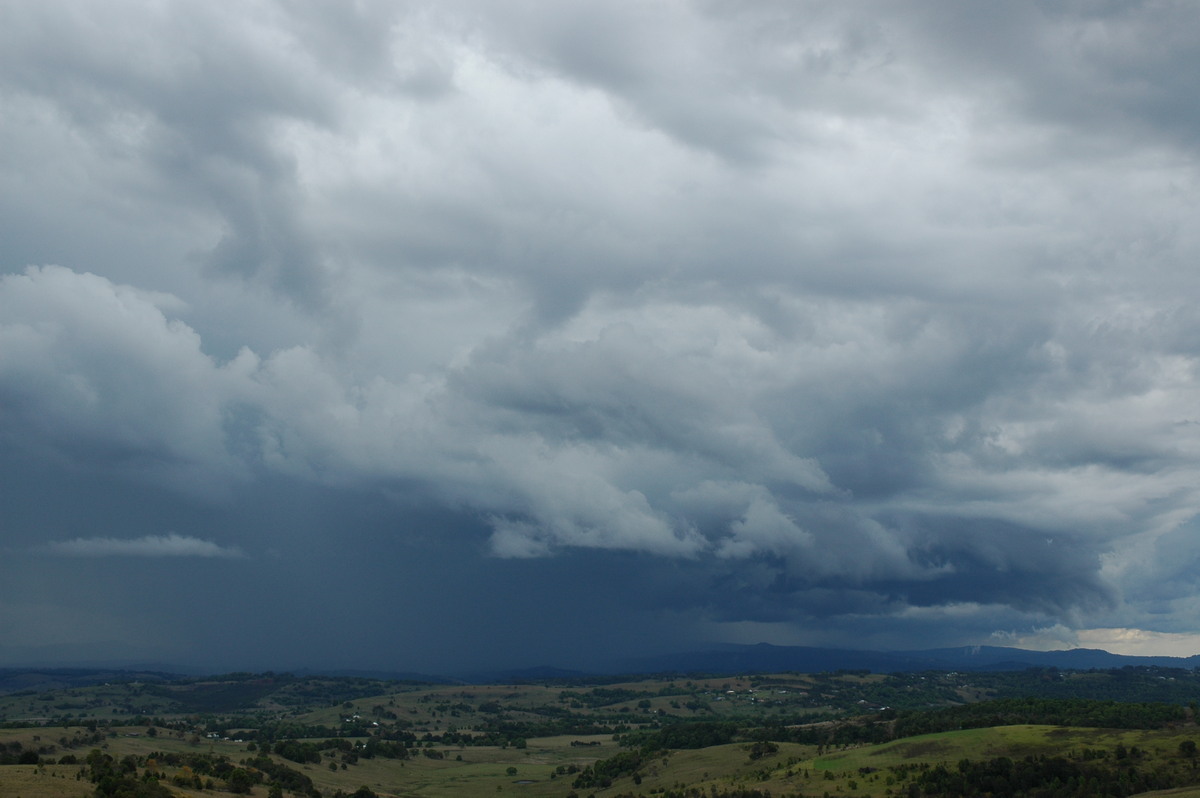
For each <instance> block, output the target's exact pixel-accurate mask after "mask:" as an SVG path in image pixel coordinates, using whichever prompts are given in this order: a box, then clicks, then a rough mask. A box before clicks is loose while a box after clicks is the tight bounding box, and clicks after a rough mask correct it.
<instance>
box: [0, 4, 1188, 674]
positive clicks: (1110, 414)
mask: <svg viewBox="0 0 1200 798" xmlns="http://www.w3.org/2000/svg"><path fill="white" fill-rule="evenodd" d="M1198 15H1200V11H1197V10H1195V9H1193V8H1192V7H1191V6H1190V5H1189V4H1185V3H1132V4H1122V5H1118V6H1113V5H1111V4H1100V3H1096V4H1087V3H1085V4H1073V5H1070V6H1068V7H1063V8H1048V7H1046V6H1045V5H1044V4H1036V3H1007V4H992V5H988V6H974V5H962V4H955V3H943V2H906V3H894V2H888V3H855V4H844V3H823V2H805V3H773V2H762V3H723V2H664V3H650V4H647V3H632V2H630V3H620V2H619V3H609V4H602V5H597V4H594V3H574V2H565V3H555V4H553V5H546V4H537V3H526V2H519V1H514V2H503V3H471V2H451V3H437V4H426V3H406V4H395V3H370V2H368V3H359V4H354V5H346V6H329V5H326V4H320V3H308V2H268V0H260V1H258V2H252V3H246V4H242V5H239V7H238V8H237V9H236V10H233V9H227V8H224V7H221V6H212V7H209V6H203V5H201V4H196V3H186V2H181V3H177V4H167V5H159V6H148V5H146V4H143V3H137V2H119V3H109V4H105V5H104V7H103V8H101V7H99V6H95V5H89V4H82V3H72V2H51V3H40V4H36V5H33V4H23V3H17V2H9V3H2V4H0V19H3V21H4V24H3V25H0V109H3V113H0V153H3V155H0V175H2V176H3V179H2V180H0V475H3V477H4V478H3V479H2V480H0V498H2V504H0V507H2V508H3V509H2V510H0V523H2V524H3V529H4V540H3V542H0V546H2V547H3V551H4V554H5V556H4V558H3V561H2V562H0V577H2V578H0V628H2V629H5V630H6V634H5V635H4V638H5V640H6V642H5V644H4V645H3V646H2V647H0V655H4V656H6V657H8V658H10V659H12V660H14V661H17V660H20V661H34V660H37V659H39V658H42V659H56V660H57V659H66V660H71V661H84V660H97V659H106V658H113V657H116V656H127V657H135V658H136V657H143V658H150V657H156V658H164V659H172V660H176V661H184V660H189V661H192V662H197V663H208V664H213V665H214V666H217V665H220V666H224V665H229V666H237V667H242V666H251V665H257V664H262V665H264V666H271V667H275V666H287V665H289V664H314V665H334V664H337V665H342V666H356V665H357V666H362V667H381V666H389V667H390V666H397V667H464V668H465V667H471V666H474V665H476V664H480V663H485V662H488V663H492V662H494V663H497V664H505V663H525V664H531V663H535V662H554V663H556V664H575V665H578V664H586V663H587V662H590V661H595V660H596V658H598V657H600V656H602V655H614V656H615V655H618V654H620V655H637V654H640V653H643V652H650V651H652V650H655V649H656V648H659V649H661V648H665V647H672V646H675V647H679V646H686V645H694V644H698V643H701V642H706V641H718V640H736V641H739V642H757V641H759V640H768V641H770V642H786V643H806V644H813V645H822V644H831V645H854V646H878V647H895V648H905V647H912V648H917V647H927V646H932V645H941V644H959V643H962V644H967V643H972V644H973V643H984V642H996V641H1002V642H1003V641H1025V642H1027V643H1029V644H1031V645H1032V644H1038V645H1071V644H1077V643H1081V642H1082V643H1089V642H1094V641H1096V640H1108V641H1116V642H1117V643H1121V644H1125V645H1127V646H1129V647H1130V650H1135V649H1136V650H1147V651H1150V650H1155V646H1160V645H1167V644H1170V645H1171V646H1173V648H1172V651H1174V650H1175V648H1174V647H1177V644H1178V641H1180V640H1187V639H1191V638H1189V637H1187V636H1189V635H1194V634H1200V629H1198V628H1197V627H1196V621H1195V618H1196V617H1197V615H1196V612H1195V610H1196V606H1195V599H1194V596H1195V593H1196V584H1195V578H1194V577H1193V574H1194V573H1196V568H1195V565H1196V564H1197V562H1198V561H1200V545H1198V544H1196V543H1195V542H1194V541H1196V540H1197V538H1196V536H1195V534H1194V533H1195V524H1196V520H1195V519H1196V515H1197V512H1198V510H1200V495H1198V492H1200V457H1198V455H1200V425H1198V423H1200V415H1198V411H1197V408H1198V407H1200V402H1198V400H1200V376H1198V374H1197V362H1198V361H1197V356H1198V355H1200V312H1198V311H1197V310H1196V302H1195V297H1196V296H1200V285H1198V281H1200V272H1197V270H1196V268H1195V264H1196V263H1197V256H1198V255H1200V240H1198V238H1197V233H1196V232H1194V231H1195V229H1196V225H1195V224H1190V223H1189V222H1191V221H1192V217H1193V216H1194V215H1195V212H1196V207H1197V203H1198V200H1200V191H1198V186H1197V176H1198V172H1197V160H1196V155H1197V145H1198V144H1200V136H1198V134H1200V118H1198V117H1197V115H1196V111H1195V109H1196V108H1200V102H1198V100H1200V98H1197V97H1196V96H1195V95H1196V93H1197V91H1200V89H1197V87H1196V85H1195V81H1193V80H1190V79H1189V76H1190V75H1191V74H1193V73H1194V69H1191V68H1190V67H1193V66H1195V65H1196V64H1197V61H1198V60H1200V48H1198V47H1197V45H1196V43H1195V41H1194V39H1195V37H1194V36H1191V35H1189V34H1188V32H1189V31H1192V30H1195V26H1196V24H1197V23H1200V19H1198ZM47 553H53V554H57V555H63V556H49V557H48V556H45V555H46V554H47ZM65 555H75V556H65ZM102 555H104V556H102ZM118 555H126V556H118ZM134 555H141V556H134ZM149 563H153V567H148V564H149ZM62 580H69V581H70V584H71V587H70V588H69V589H62V590H59V589H55V588H54V587H52V586H53V585H57V584H61V583H62ZM164 593H166V594H168V595H169V597H167V598H161V600H157V601H154V602H144V601H138V600H136V598H137V596H139V595H140V596H143V597H145V596H159V597H162V596H163V595H164ZM200 597H203V601H200ZM83 617H87V618H89V619H90V620H89V621H88V626H89V628H92V629H102V630H105V631H104V633H103V634H102V635H100V634H98V633H97V634H88V635H83V636H79V635H75V636H72V635H70V634H66V633H63V634H56V633H54V629H55V628H59V629H67V628H76V627H78V626H79V624H80V623H82V621H69V619H72V618H76V619H78V618H83ZM300 617H303V618H305V619H306V621H305V622H306V623H308V624H309V625H316V626H319V627H320V628H321V629H322V630H323V632H322V634H323V636H318V637H317V638H315V639H320V640H322V641H323V642H322V644H321V645H319V646H318V647H317V648H316V650H314V649H313V648H312V647H310V646H308V645H306V643H307V641H309V640H310V639H313V638H310V637H309V636H305V637H304V638H303V640H302V641H300V642H297V636H296V634H295V628H296V627H295V625H294V624H295V623H296V622H297V619H298V618H300ZM48 627H50V628H49V629H48ZM580 629H587V630H588V634H587V635H586V640H579V639H578V637H579V630H580ZM134 630H143V631H144V634H138V633H136V632H135V631H134ZM264 630H267V631H264ZM384 630H386V634H383V632H384ZM73 639H74V640H77V641H78V642H77V644H76V643H73V642H72V640H73ZM366 639H370V640H371V641H372V645H371V646H370V647H369V650H364V646H363V641H364V640H366ZM218 640H220V641H226V642H223V643H222V644H221V645H222V646H225V645H227V644H229V645H232V648H222V651H223V652H225V653H216V652H215V651H214V646H215V645H216V641H218ZM142 641H144V642H142ZM1139 646H1140V648H1139ZM272 658H274V659H272ZM280 660H282V661H280Z"/></svg>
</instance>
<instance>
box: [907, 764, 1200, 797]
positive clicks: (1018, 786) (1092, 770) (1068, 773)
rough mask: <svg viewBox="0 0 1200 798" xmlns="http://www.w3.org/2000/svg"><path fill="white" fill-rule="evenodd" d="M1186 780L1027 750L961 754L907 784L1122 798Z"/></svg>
mask: <svg viewBox="0 0 1200 798" xmlns="http://www.w3.org/2000/svg"><path fill="white" fill-rule="evenodd" d="M1184 783H1186V782H1185V780H1181V779H1179V778H1178V777H1175V776H1173V775H1172V773H1171V772H1170V771H1167V770H1161V769H1159V770H1153V771H1151V770H1143V769H1139V768H1137V767H1136V766H1129V767H1120V766H1112V767H1105V766H1102V765H1095V764H1082V763H1079V762H1073V761H1071V760H1069V759H1064V758H1063V757H1045V756H1038V757H1034V756H1029V757H1025V758H1024V759H1021V760H1017V761H1013V760H1011V759H1009V758H1008V757H997V758H996V759H989V760H987V761H986V762H975V761H972V760H969V759H964V760H962V761H961V762H959V763H958V766H957V767H956V768H954V769H950V768H947V767H946V766H944V765H937V766H936V767H931V768H929V769H928V770H923V771H921V772H920V773H919V774H918V775H917V777H916V779H915V780H914V781H913V782H912V783H911V784H910V785H909V789H908V794H909V796H910V797H911V798H926V797H927V798H941V797H942V796H946V797H947V798H949V796H961V795H991V796H993V797H994V798H1021V797H1022V796H1038V798H1075V796H1079V795H1086V796H1089V798H1125V796H1129V795H1134V794H1135V793H1142V792H1148V791H1150V790H1165V789H1169V788H1171V787H1178V786H1182V785H1183V784H1184Z"/></svg>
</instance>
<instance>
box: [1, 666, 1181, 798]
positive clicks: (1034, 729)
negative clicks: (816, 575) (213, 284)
mask: <svg viewBox="0 0 1200 798" xmlns="http://www.w3.org/2000/svg"><path fill="white" fill-rule="evenodd" d="M978 678H979V677H978V676H976V675H961V674H943V675H935V674H931V675H928V676H920V675H915V676H910V677H905V678H904V679H896V678H894V677H890V676H884V675H874V674H854V673H838V674H819V675H812V676H810V675H802V674H775V675H768V676H756V677H752V678H751V677H742V678H738V677H720V678H691V679H682V678H680V679H645V680H635V681H629V682H623V683H618V684H573V683H568V684H521V685H449V684H436V685H428V684H426V685H418V684H411V683H400V682H391V683H388V682H380V681H373V680H366V679H343V680H338V679H333V678H325V677H322V678H314V679H296V678H295V677H279V678H276V677H273V676H271V675H259V676H247V677H239V678H236V679H225V680H221V679H213V680H210V681H202V682H189V683H180V684H165V683H159V684H155V683H147V684H139V683H132V684H98V685H94V686H91V687H72V688H70V689H64V690H56V691H53V692H48V693H44V694H42V693H36V694H34V693H30V694H11V695H8V696H0V719H3V720H5V721H6V723H7V724H9V725H10V726H12V727H10V728H0V746H9V750H17V751H27V752H28V751H37V752H39V755H40V756H42V758H43V760H45V761H58V760H59V759H61V758H62V757H63V756H67V755H69V756H73V757H75V758H77V759H78V760H79V761H80V762H82V761H84V760H85V759H86V757H87V755H88V753H89V751H91V750H93V749H97V750H100V751H101V752H103V753H105V754H108V755H109V756H111V757H113V758H114V760H117V761H119V760H121V759H122V758H123V757H125V756H127V755H132V756H134V757H138V758H143V759H144V758H146V757H148V756H149V755H150V754H152V753H154V752H161V753H162V754H168V755H169V754H183V755H188V754H197V753H202V754H212V755H214V756H218V757H226V758H228V760H229V761H230V762H231V763H233V764H234V765H235V766H236V765H238V764H239V763H241V762H242V761H243V760H248V759H251V758H254V757H256V756H259V755H261V754H262V753H263V752H262V751H259V750H256V746H254V744H253V743H252V742H250V740H251V738H252V735H253V734H254V733H256V732H254V731H252V730H258V731H259V732H262V731H263V730H265V729H268V728H273V729H274V732H273V737H272V736H271V735H268V736H267V739H268V740H270V739H274V740H276V741H279V740H283V739H288V738H292V737H300V738H303V737H306V736H312V737H311V739H312V741H313V742H314V743H318V744H319V743H321V742H322V741H323V740H325V739H327V738H337V739H340V740H356V741H358V742H363V741H365V740H368V739H371V736H377V737H378V738H379V739H383V738H384V737H387V735H389V734H390V735H391V736H390V738H389V739H392V740H396V739H406V740H407V741H408V744H409V746H411V747H410V748H409V753H410V756H409V758H407V759H404V760H397V759H387V758H384V757H382V756H380V757H375V758H368V757H367V756H366V755H365V752H363V756H357V753H358V752H357V751H349V752H348V753H349V754H351V755H349V756H347V755H346V754H347V752H342V753H338V752H336V750H335V749H334V748H331V747H328V746H327V747H325V752H324V754H323V755H322V757H321V761H320V762H316V763H312V762H310V763H308V764H299V763H296V762H293V761H288V760H285V759H283V758H282V757H281V756H278V755H275V754H271V755H270V759H271V760H272V761H274V762H276V763H279V764H283V765H286V766H287V767H289V768H292V769H294V770H296V771H299V772H300V773H302V774H304V775H305V776H307V777H308V778H309V779H311V780H312V782H313V785H314V786H315V787H316V789H318V790H320V791H321V792H322V794H324V795H325V796H327V798H328V797H329V796H332V795H333V794H334V793H335V792H337V791H339V790H340V791H343V792H344V793H353V792H354V791H355V790H357V789H358V788H359V787H361V786H366V787H368V788H370V789H371V790H373V791H374V792H375V793H377V794H378V795H380V796H387V797H389V798H393V797H394V798H399V797H400V796H428V797H429V798H442V797H443V796H444V797H445V798H449V797H450V796H463V797H464V798H473V797H474V796H496V795H527V796H531V798H563V797H564V796H567V795H569V794H570V793H571V792H572V791H573V789H574V788H573V782H574V781H575V779H576V777H577V775H578V774H579V772H580V771H582V770H583V769H585V768H587V767H588V766H590V765H592V764H594V763H595V762H596V761H597V760H602V759H609V758H611V757H613V756H615V755H617V754H619V753H621V752H623V751H625V750H627V749H622V748H621V747H620V746H619V745H618V744H617V743H616V742H615V741H614V734H616V733H620V732H625V731H634V730H637V729H638V728H639V727H642V726H647V725H650V724H654V723H659V722H663V723H669V722H689V721H699V720H704V721H723V720H727V719H736V720H737V724H738V725H739V726H740V727H742V729H743V730H745V729H746V728H750V727H754V726H763V725H773V726H784V725H794V724H803V723H806V722H808V720H809V719H810V718H812V716H813V715H814V714H816V713H825V712H829V711H832V710H835V709H836V710H837V711H838V712H840V714H841V717H843V718H844V719H851V720H850V721H849V723H850V725H851V727H852V728H854V729H857V728H859V727H857V726H854V725H853V724H855V723H858V722H859V721H858V720H854V719H855V718H858V719H859V720H861V719H862V718H863V717H864V716H865V715H867V714H869V713H876V712H879V711H881V710H882V709H883V707H884V706H885V705H887V704H888V702H890V701H891V700H893V699H896V700H897V701H907V702H909V703H910V704H913V703H918V704H920V705H921V706H923V707H936V706H944V705H946V704H947V703H960V702H962V701H973V700H975V699H977V698H980V697H983V692H984V688H983V687H980V686H979V685H978V684H976V683H975V680H977V679H978ZM1065 678H1066V677H1065ZM1070 678H1072V679H1073V678H1074V677H1070ZM1081 678H1082V677H1081ZM1087 679H1090V680H1092V681H1096V680H1097V679H1098V677H1097V676H1096V675H1094V674H1091V675H1087ZM1084 681H1087V680H1086V679H1085V680H1084ZM1164 681H1165V680H1164ZM988 689H991V688H988ZM916 696H919V699H918V698H917V697H916ZM56 713H65V714H69V715H70V716H71V718H70V724H69V725H67V726H61V725H57V724H49V723H47V722H46V721H45V718H47V717H56ZM884 717H886V716H884ZM135 719H136V721H135ZM152 719H157V720H152ZM1194 720H1195V717H1194V714H1190V715H1188V716H1187V717H1183V718H1181V719H1180V720H1179V721H1178V722H1176V721H1175V720H1173V721H1172V723H1173V724H1174V725H1175V728H1173V729H1167V730H1159V731H1143V730H1112V729H1092V728H1076V727H1059V726H1036V725H1013V726H1000V727H992V728H982V729H968V730H961V731H951V732H943V733H939V734H928V735H923V736H919V737H908V738H904V739H900V740H896V741H893V742H889V743H885V744H882V745H861V746H853V747H841V748H837V749H834V748H832V747H830V748H826V747H825V746H821V747H818V746H816V745H801V744H797V743H778V745H777V750H774V751H768V752H766V753H765V755H763V751H761V750H760V751H757V752H756V751H754V750H753V749H752V746H751V744H750V743H748V742H738V743H731V744H728V745H713V746H710V747H707V748H702V749H697V750H674V751H670V752H664V753H661V754H657V755H655V756H654V757H652V758H650V759H649V761H644V762H642V763H641V765H640V766H639V767H638V769H637V777H636V778H635V777H634V776H633V774H632V773H626V774H624V775H622V776H620V777H618V778H616V779H615V781H614V782H613V783H612V784H611V785H610V786H608V787H606V788H599V787H590V786H589V787H581V788H578V789H574V791H575V792H577V793H578V795H579V796H580V798H587V796H589V795H594V796H596V798H606V797H611V796H615V795H620V794H635V795H647V796H650V795H660V794H662V793H663V792H664V791H667V790H680V789H683V788H697V789H701V790H703V791H704V792H705V794H710V793H711V792H712V791H714V790H715V791H716V792H717V793H720V792H722V791H728V790H735V789H747V788H748V789H754V790H760V791H770V793H771V794H772V795H773V796H776V798H779V796H785V795H789V794H796V793H799V794H803V795H806V796H811V795H823V794H825V793H828V794H829V795H831V796H868V797H878V798H884V796H898V795H901V794H906V793H907V786H908V784H909V783H910V782H911V781H912V780H913V778H915V777H916V774H917V773H918V768H920V767H922V766H928V767H933V768H936V767H937V766H939V765H941V766H945V767H946V768H948V769H955V768H957V765H958V763H959V762H960V761H961V760H972V761H975V762H986V761H988V760H990V759H994V758H996V757H1001V756H1003V757H1008V758H1010V759H1013V760H1021V759H1022V758H1024V757H1026V756H1045V757H1064V758H1066V759H1069V760H1071V761H1073V762H1084V761H1086V762H1089V763H1096V764H1097V765H1104V766H1109V765H1111V764H1112V763H1114V762H1116V761H1117V760H1118V759H1119V758H1122V757H1123V756H1125V755H1126V754H1125V752H1130V751H1136V754H1130V755H1129V756H1130V759H1129V763H1124V762H1123V764H1130V765H1133V764H1136V767H1138V768H1142V769H1158V770H1161V771H1162V772H1164V773H1170V774H1172V775H1173V776H1174V777H1176V779H1175V782H1174V783H1181V782H1182V783H1187V782H1188V781H1190V780H1192V777H1193V776H1195V778H1194V781H1195V782H1196V783H1197V784H1198V785H1200V771H1197V770H1196V768H1195V765H1196V764H1197V759H1195V758H1188V757H1186V756H1185V755H1184V754H1183V753H1182V752H1181V750H1180V743H1181V742H1183V741H1185V740H1200V729H1198V728H1197V727H1196V726H1195V724H1194ZM109 721H111V724H110V723H109ZM59 722H62V721H61V720H60V721H59ZM1013 722H1015V721H1013ZM1062 722H1065V721H1062ZM116 724H128V725H116ZM272 724H276V725H275V726H272ZM956 724H957V721H956ZM89 725H90V728H89ZM713 725H719V724H713ZM285 726H286V727H287V728H288V729H290V731H282V730H281V729H282V728H283V727H285ZM504 728H508V729H510V731H509V732H503V731H498V730H502V729H504ZM821 728H822V729H824V728H831V727H826V726H822V727H821ZM942 728H947V727H946V726H943V727H942ZM951 728H952V727H951ZM295 729H303V730H305V731H304V732H303V733H298V732H296V731H295ZM512 729H516V731H511V730H512ZM551 730H553V731H554V732H555V733H553V734H551V733H550V731H551ZM564 731H574V732H576V733H561V732H564ZM454 734H466V735H469V736H473V737H474V739H475V741H480V735H488V736H486V737H484V738H483V739H484V740H486V741H489V742H491V741H495V742H497V743H498V744H496V745H472V744H467V745H461V746H460V745H458V744H451V741H453V740H456V739H457V738H456V737H455V736H454ZM822 734H824V732H822ZM210 735H211V736H210ZM313 735H315V736H313ZM404 735H408V736H407V737H405V736H404ZM542 735H545V736H542ZM228 738H233V739H228ZM239 738H244V739H245V741H243V739H239ZM723 739H729V738H728V737H725V738H723ZM777 739H782V738H777ZM797 739H799V738H797ZM839 739H863V738H862V737H857V738H854V737H852V738H839ZM499 743H503V744H499ZM318 747H319V746H318ZM426 751H429V752H431V753H433V754H434V756H427V755H426V754H425V752H426ZM1118 751H1120V752H1122V754H1121V755H1120V756H1119V755H1118ZM401 753H403V752H401ZM756 754H758V756H755V755H756ZM343 759H344V760H345V761H344V762H343ZM9 761H12V758H10V760H9ZM331 762H332V763H333V766H332V767H331ZM156 767H157V770H158V771H159V772H162V773H163V774H164V775H165V777H166V781H165V782H164V783H167V782H169V781H170V779H171V778H172V777H173V776H175V775H176V773H177V772H178V771H177V769H176V768H173V767H168V766H166V765H165V764H163V763H162V762H157V763H156ZM86 771H87V767H86V766H85V765H80V764H75V765H60V764H43V765H4V766H0V798H14V796H15V797H16V798H82V796H87V795H89V794H90V793H91V791H92V789H93V785H92V784H90V783H89V782H88V780H87V778H86ZM1159 783H1160V784H1161V783H1170V782H1159ZM215 786H216V787H217V788H218V789H217V790H215V791H214V790H197V789H184V788H181V787H172V789H173V791H174V793H175V794H176V795H178V796H180V797H181V798H202V796H203V797H204V798H217V796H220V795H228V794H229V793H227V792H223V788H224V786H225V785H224V782H223V780H221V779H217V780H216V781H215ZM267 793H268V790H267V788H266V787H265V786H261V785H260V786H258V787H256V788H255V789H254V791H253V792H252V793H251V794H252V795H254V796H257V798H266V797H267ZM1148 794H1154V795H1163V796H1176V798H1189V796H1190V797H1191V798H1200V787H1187V788H1181V789H1178V790H1173V791H1172V790H1168V791H1160V792H1158V793H1148Z"/></svg>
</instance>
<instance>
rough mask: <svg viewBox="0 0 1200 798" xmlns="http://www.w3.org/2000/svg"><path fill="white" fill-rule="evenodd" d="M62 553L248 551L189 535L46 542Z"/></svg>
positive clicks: (218, 554) (215, 554)
mask: <svg viewBox="0 0 1200 798" xmlns="http://www.w3.org/2000/svg"><path fill="white" fill-rule="evenodd" d="M46 550H47V551H49V552H50V553H51V554H55V555H59V556H62V557H201V558H221V559H239V558H241V557H245V556H246V555H245V554H243V553H242V551H241V549H239V548H238V547H237V546H228V547H227V546H220V545H218V544H216V543H213V542H212V541H209V540H201V539H200V538H194V537H190V536H187V535H176V534H174V533H172V534H169V535H146V536H145V537H140V538H73V539H71V540H57V541H52V542H50V543H48V544H46Z"/></svg>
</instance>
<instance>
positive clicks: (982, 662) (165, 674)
mask: <svg viewBox="0 0 1200 798" xmlns="http://www.w3.org/2000/svg"><path fill="white" fill-rule="evenodd" d="M1126 666H1152V667H1158V668H1186V669H1192V668H1197V667H1200V655H1196V656H1191V657H1134V656H1125V655H1122V654H1110V653H1109V652H1107V651H1102V650H1100V649H1094V648H1073V649H1069V650H1066V651H1027V650H1025V649H1021V648H1005V647H1002V646H961V647H958V648H933V649H927V650H922V651H863V650H859V649H837V648H809V647H805V646H774V645H770V644H769V643H759V644H757V645H730V644H722V645H714V646H711V647H708V648H704V649H701V650H697V651H691V652H684V653H679V654H665V655H660V656H654V657H639V658H633V659H623V660H617V661H614V662H611V663H607V664H604V665H602V666H599V667H596V668H594V669H591V670H565V669H562V668H555V667H550V666H541V667H533V668H520V669H503V670H499V669H498V670H486V671H485V670H477V671H472V672H469V673H458V674H453V675H446V674H443V675H433V674H420V673H412V672H406V671H385V670H370V671H350V670H344V669H332V670H328V669H327V670H321V669H304V670H300V671H296V670H293V671H291V673H293V674H294V675H297V676H315V675H318V674H320V675H325V676H352V677H361V678H373V679H388V680H401V681H420V682H430V683H445V682H454V681H459V682H467V683H471V682H476V683H478V682H522V681H529V682H533V681H569V680H574V679H579V680H588V679H596V678H613V677H616V676H619V675H622V674H679V675H685V674H687V675H692V674H709V675H714V676H726V675H736V674H745V673H777V672H782V671H794V672H797V673H820V672H822V671H838V670H843V671H872V672H874V673H901V672H906V671H907V672H913V671H1015V670H1025V669H1026V668H1060V669H1063V670H1089V669H1093V668H1094V669H1097V670H1104V669H1109V668H1123V667H1126ZM172 671H174V672H173V673H172ZM184 673H188V674H190V675H191V677H192V678H194V677H195V675H196V673H195V670H194V669H191V668H179V669H176V668H171V667H169V666H155V667H154V668H153V669H151V668H139V667H136V666H131V667H129V668H127V669H122V668H120V667H105V668H0V694H4V693H13V692H21V691H29V692H43V691H46V690H54V689H62V688H69V687H82V686H85V685H89V684H100V683H104V682H130V681H140V682H156V681H159V682H161V681H171V680H174V679H179V678H183V674H184Z"/></svg>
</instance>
